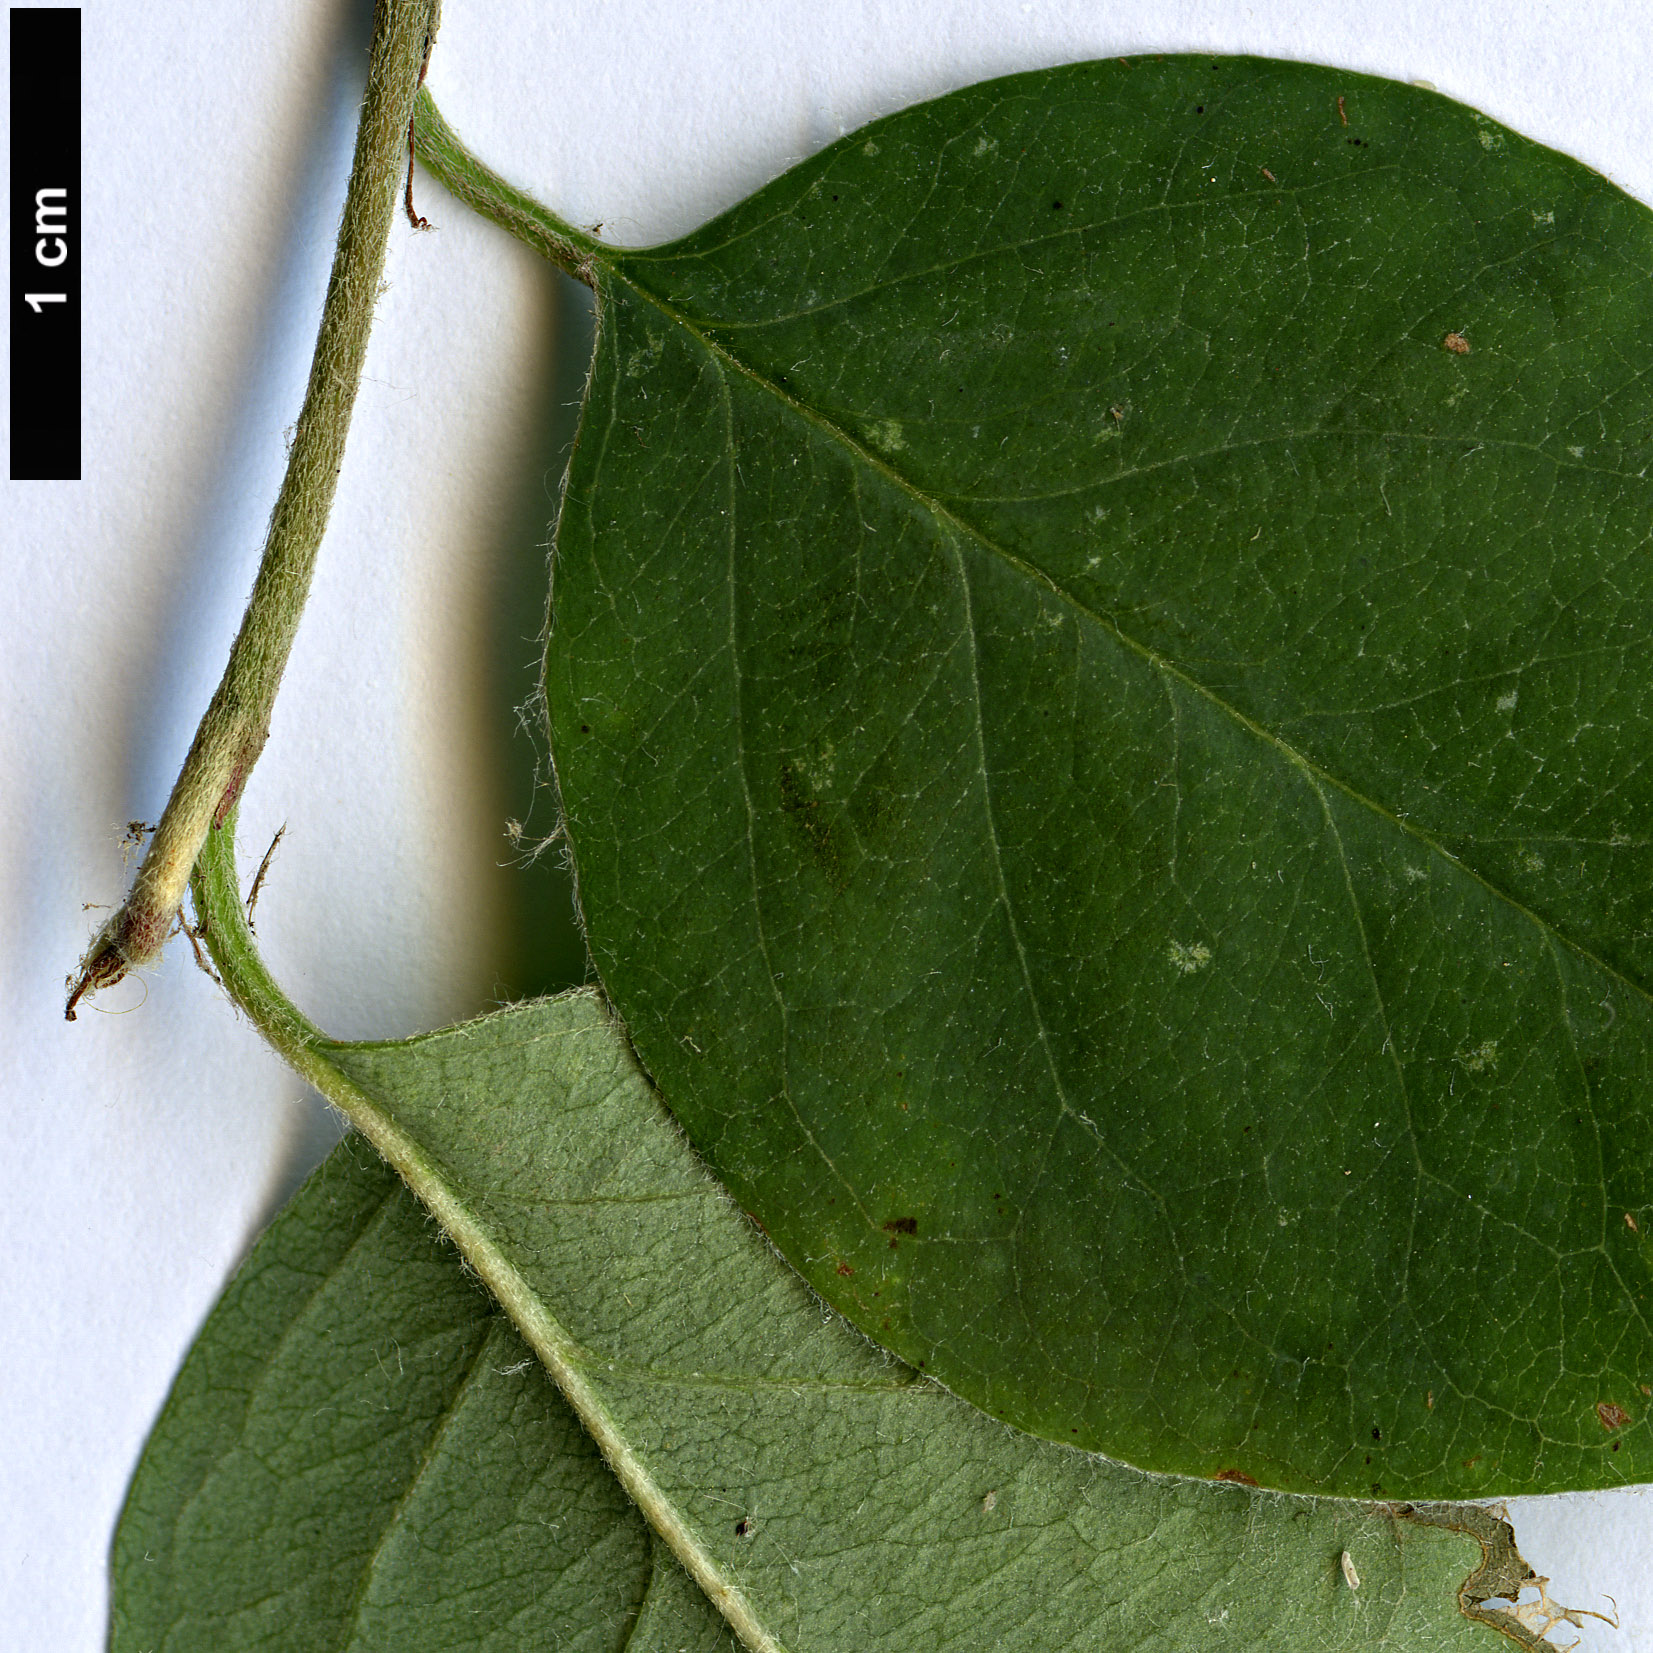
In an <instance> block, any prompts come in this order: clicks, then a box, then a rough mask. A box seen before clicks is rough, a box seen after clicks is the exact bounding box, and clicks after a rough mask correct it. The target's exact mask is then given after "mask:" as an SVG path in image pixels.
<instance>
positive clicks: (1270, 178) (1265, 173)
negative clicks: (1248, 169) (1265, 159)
mask: <svg viewBox="0 0 1653 1653" xmlns="http://www.w3.org/2000/svg"><path fill="white" fill-rule="evenodd" d="M1257 170H1258V171H1259V172H1261V173H1262V175H1263V176H1264V177H1265V178H1267V179H1268V181H1269V182H1270V183H1271V184H1272V183H1276V182H1277V181H1278V180H1277V179H1276V178H1275V176H1274V174H1273V173H1272V172H1270V171H1269V169H1268V168H1267V167H1266V166H1264V167H1259V168H1258V169H1257Z"/></svg>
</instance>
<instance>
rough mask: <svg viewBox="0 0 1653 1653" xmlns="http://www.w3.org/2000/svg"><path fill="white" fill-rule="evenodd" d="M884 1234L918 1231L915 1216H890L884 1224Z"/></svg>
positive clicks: (913, 1232)
mask: <svg viewBox="0 0 1653 1653" xmlns="http://www.w3.org/2000/svg"><path fill="white" fill-rule="evenodd" d="M884 1232H885V1233H886V1234H916V1233H917V1232H918V1218H917V1217H891V1218H890V1220H889V1221H888V1222H887V1223H885V1224H884Z"/></svg>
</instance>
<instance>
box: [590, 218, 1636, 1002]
mask: <svg viewBox="0 0 1653 1653" xmlns="http://www.w3.org/2000/svg"><path fill="white" fill-rule="evenodd" d="M608 251H609V250H608V249H607V248H604V249H603V252H604V253H608ZM600 262H601V263H602V265H603V268H604V270H605V272H606V273H607V275H608V276H609V277H610V278H611V279H612V280H615V281H618V282H620V283H622V284H623V285H624V286H625V287H627V288H628V289H630V290H631V291H632V292H634V293H635V294H636V295H637V296H638V297H639V298H640V299H642V300H644V301H645V302H646V303H648V304H650V305H652V306H653V307H654V308H655V309H656V310H658V311H659V312H660V314H661V315H662V316H663V317H665V319H666V320H668V321H670V322H671V323H672V324H673V325H675V326H676V327H678V328H680V329H681V330H682V331H683V332H684V333H686V334H687V335H688V336H689V337H690V338H692V339H694V340H695V342H696V343H697V344H699V345H700V347H701V348H702V349H703V350H704V351H706V353H707V354H708V355H710V356H711V357H712V358H713V359H714V360H715V361H717V362H719V363H720V364H722V365H724V366H726V367H728V368H730V369H732V370H733V371H734V372H736V373H739V374H740V375H741V376H742V377H743V378H745V379H747V380H748V381H749V382H750V383H752V384H753V385H756V386H757V387H758V388H759V389H760V390H763V391H766V392H767V393H768V394H769V395H771V396H772V397H774V398H775V400H776V401H777V402H778V403H780V404H781V405H782V406H783V407H784V408H786V409H787V410H788V412H789V413H791V414H792V415H793V416H794V417H795V418H798V419H800V420H802V421H803V422H804V423H806V424H808V425H810V426H813V427H814V428H815V429H817V430H819V431H821V432H822V433H823V434H824V435H826V436H827V437H828V438H829V439H831V440H832V441H835V442H837V443H838V444H839V445H840V446H841V447H843V448H844V449H845V450H846V451H847V452H848V453H849V454H850V455H851V457H852V458H853V459H855V460H857V461H859V462H860V463H861V464H862V465H864V466H865V467H866V468H867V469H868V470H870V471H872V472H874V473H875V474H876V475H879V476H881V477H883V478H884V479H885V480H886V481H887V482H889V483H890V484H891V485H892V486H893V487H894V488H895V489H896V490H897V491H898V492H900V493H901V494H903V495H905V496H906V497H907V498H908V499H910V500H911V501H912V502H913V503H914V504H916V505H918V506H919V507H921V508H922V509H923V510H925V511H927V512H928V513H929V514H930V515H931V516H932V517H934V518H935V519H936V521H937V522H938V523H940V524H942V525H944V526H945V527H946V528H947V529H949V530H951V531H952V532H954V533H956V534H960V535H962V536H964V537H965V538H966V539H969V540H971V541H973V542H974V543H975V544H977V545H979V546H980V547H981V548H982V549H983V550H984V551H987V552H989V553H990V554H991V555H993V556H996V557H998V558H1000V559H1001V560H1002V561H1003V562H1005V563H1006V564H1007V565H1009V566H1010V567H1011V568H1013V569H1015V570H1016V571H1017V572H1018V573H1019V574H1021V575H1022V576H1023V578H1025V579H1027V580H1030V581H1032V582H1033V583H1034V584H1036V585H1042V586H1044V587H1045V589H1046V590H1048V591H1049V592H1051V594H1052V595H1053V596H1055V597H1056V598H1057V599H1058V600H1059V601H1060V602H1062V603H1063V604H1064V605H1066V606H1067V607H1068V608H1070V609H1071V610H1073V612H1074V613H1075V614H1077V615H1079V616H1080V617H1082V618H1084V619H1088V620H1090V621H1091V622H1092V623H1093V624H1095V625H1097V626H1099V627H1100V628H1101V629H1102V630H1103V631H1105V632H1106V633H1107V634H1108V635H1109V636H1111V637H1112V638H1114V640H1115V641H1116V642H1117V643H1119V644H1120V645H1121V646H1122V647H1123V648H1126V649H1128V650H1130V651H1131V652H1132V653H1133V654H1135V655H1137V656H1138V657H1139V658H1140V659H1142V660H1143V661H1145V662H1146V663H1147V664H1148V665H1149V666H1151V667H1152V668H1153V669H1154V670H1156V671H1158V672H1160V673H1161V674H1163V675H1164V676H1165V677H1168V678H1170V679H1172V680H1173V681H1175V682H1176V683H1178V684H1180V685H1181V686H1182V687H1183V688H1185V689H1187V690H1188V691H1189V692H1190V693H1192V694H1195V695H1197V696H1199V698H1201V699H1202V700H1204V701H1206V702H1207V703H1208V704H1209V705H1211V706H1213V707H1215V708H1216V709H1217V710H1218V711H1220V712H1222V713H1223V714H1225V715H1226V716H1227V717H1228V718H1230V719H1231V720H1232V721H1233V722H1234V723H1235V724H1237V725H1238V726H1239V727H1240V728H1242V729H1243V730H1245V731H1246V732H1247V733H1248V734H1249V735H1251V736H1252V737H1253V738H1254V739H1256V740H1258V741H1261V742H1262V743H1263V744H1264V745H1267V746H1271V747H1273V748H1274V750H1275V751H1276V752H1278V753H1279V754H1280V755H1281V757H1283V758H1284V759H1285V760H1286V761H1287V762H1288V763H1290V764H1291V765H1293V766H1294V767H1295V768H1297V769H1298V770H1299V771H1300V772H1301V773H1302V774H1303V775H1304V776H1306V777H1307V778H1309V780H1310V781H1311V783H1315V782H1318V783H1323V784H1325V785H1327V786H1330V787H1333V788H1335V789H1336V790H1337V791H1338V792H1340V793H1342V794H1343V795H1344V796H1345V797H1347V798H1348V799H1350V801H1351V802H1353V803H1355V804H1358V805H1360V806H1361V807H1362V808H1364V809H1366V810H1368V811H1369V812H1370V813H1371V814H1372V815H1374V816H1376V817H1377V818H1378V819H1379V820H1382V821H1385V822H1387V823H1388V824H1389V825H1390V826H1392V827H1394V828H1396V829H1397V830H1398V831H1400V832H1401V833H1403V834H1404V835H1405V836H1406V837H1408V838H1410V839H1412V840H1413V841H1414V842H1415V843H1418V844H1420V845H1421V846H1423V848H1424V849H1425V850H1427V851H1428V852H1429V853H1430V854H1432V855H1434V856H1436V857H1438V858H1439V859H1440V860H1441V861H1442V862H1443V863H1445V865H1446V866H1448V867H1449V868H1451V869H1452V870H1453V871H1454V872H1457V873H1460V874H1462V875H1463V876H1465V877H1467V878H1469V879H1472V880H1473V881H1474V882H1475V883H1477V884H1479V885H1480V886H1481V887H1482V888H1483V889H1485V890H1486V891H1488V893H1489V894H1491V895H1493V896H1495V897H1496V898H1497V899H1498V900H1499V901H1501V902H1502V903H1504V905H1505V906H1507V907H1509V908H1510V909H1511V910H1512V911H1514V912H1516V913H1519V914H1520V915H1521V916H1522V917H1523V918H1525V919H1527V920H1528V921H1529V922H1530V923H1531V924H1532V925H1533V926H1534V927H1535V928H1536V929H1537V930H1538V931H1539V933H1540V934H1542V935H1545V936H1548V937H1552V938H1553V939H1554V940H1556V941H1557V942H1559V943H1560V944H1561V945H1562V946H1564V947H1566V948H1567V949H1568V951H1569V952H1571V953H1573V954H1574V955H1575V956H1577V957H1578V958H1581V959H1583V960H1585V961H1586V962H1587V963H1589V964H1590V965H1592V966H1593V967H1594V968H1596V969H1598V970H1600V971H1601V972H1602V973H1603V974H1605V975H1607V976H1609V977H1610V978H1611V979H1612V980H1614V981H1616V982H1618V983H1619V984H1620V985H1621V986H1623V987H1624V988H1625V989H1626V990H1627V991H1628V992H1630V993H1633V994H1634V995H1635V996H1636V997H1638V998H1639V999H1641V1000H1643V1001H1644V1002H1646V1003H1649V1004H1653V991H1650V990H1649V989H1648V988H1646V987H1644V986H1642V985H1641V983H1639V982H1637V981H1635V980H1633V979H1632V978H1631V977H1629V976H1627V975H1625V974H1624V972H1623V971H1622V970H1620V969H1619V968H1618V967H1617V966H1615V965H1613V964H1611V963H1609V962H1608V961H1607V960H1606V959H1604V958H1602V957H1601V956H1600V955H1599V954H1598V953H1596V952H1594V951H1592V950H1591V949H1590V948H1589V947H1586V946H1585V945H1584V944H1583V943H1582V942H1579V941H1577V940H1575V939H1574V938H1573V937H1572V936H1570V935H1568V934H1567V932H1566V931H1565V930H1563V929H1562V928H1560V926H1559V925H1557V924H1554V923H1552V922H1551V921H1550V920H1549V919H1547V918H1545V917H1544V916H1543V915H1542V914H1541V913H1539V912H1537V911H1535V910H1534V909H1533V908H1531V907H1529V906H1528V905H1527V904H1526V903H1525V902H1523V901H1521V900H1520V899H1519V898H1518V897H1516V896H1515V895H1513V894H1512V893H1511V892H1510V891H1509V890H1507V889H1505V888H1503V887H1502V886H1501V885H1500V884H1499V883H1497V882H1496V881H1495V880H1494V879H1491V878H1489V877H1487V876H1486V875H1485V874H1484V873H1482V872H1480V871H1479V870H1478V869H1477V868H1475V867H1472V866H1470V865H1469V864H1468V863H1467V862H1465V861H1462V860H1460V859H1459V858H1458V857H1457V856H1456V855H1454V854H1453V853H1452V852H1451V851H1450V850H1449V849H1448V848H1447V847H1446V846H1445V845H1444V844H1443V843H1442V842H1441V841H1440V840H1439V839H1438V838H1437V837H1435V836H1434V835H1433V834H1432V833H1429V832H1426V831H1425V830H1424V829H1423V828H1421V827H1419V826H1417V825H1415V824H1413V823H1412V822H1410V821H1408V820H1406V819H1405V818H1404V817H1403V816H1401V815H1399V814H1397V813H1396V812H1395V811H1394V810H1391V809H1389V808H1387V807H1386V806H1385V805H1383V804H1381V803H1379V802H1378V801H1377V799H1375V798H1373V797H1371V796H1369V795H1368V794H1367V793H1365V792H1363V791H1362V790H1361V789H1360V788H1359V787H1357V786H1355V785H1354V784H1353V783H1352V782H1350V781H1348V780H1345V779H1344V778H1343V777H1342V776H1340V775H1338V774H1335V773H1334V772H1333V771H1331V770H1329V769H1326V768H1323V767H1322V766H1321V765H1320V764H1318V763H1316V762H1315V761H1314V759H1312V758H1310V757H1309V756H1308V755H1307V754H1305V753H1303V752H1300V751H1298V749H1297V748H1296V747H1295V746H1293V745H1292V744H1291V743H1290V742H1289V741H1287V740H1285V739H1284V738H1283V737H1282V736H1280V735H1277V734H1276V733H1275V732H1274V731H1273V730H1271V729H1269V728H1267V727H1266V726H1265V725H1264V724H1261V723H1259V722H1258V721H1257V720H1256V719H1255V718H1253V717H1251V716H1249V715H1248V714H1247V713H1245V712H1243V711H1241V710H1240V708H1239V707H1237V706H1235V705H1233V704H1232V703H1231V702H1230V701H1228V700H1225V699H1224V698H1223V697H1222V696H1221V695H1220V694H1218V693H1217V692H1216V691H1215V690H1214V689H1211V688H1210V687H1208V686H1207V685H1206V684H1204V683H1202V682H1201V681H1200V680H1199V679H1198V678H1196V677H1194V676H1192V675H1190V674H1189V673H1188V672H1186V671H1184V670H1183V669H1182V667H1180V666H1179V665H1177V664H1176V663H1175V662H1174V661H1172V660H1170V659H1168V658H1166V657H1165V656H1164V655H1162V654H1160V653H1159V652H1158V651H1157V650H1156V649H1154V648H1152V647H1150V646H1149V645H1148V644H1147V643H1144V642H1142V641H1141V639H1139V638H1137V637H1135V636H1133V635H1132V634H1131V633H1130V632H1128V631H1126V630H1125V629H1124V627H1123V626H1121V625H1120V624H1119V623H1118V622H1117V621H1116V620H1114V619H1113V618H1112V617H1111V616H1109V615H1106V614H1103V613H1101V612H1099V611H1098V610H1096V609H1094V608H1092V607H1090V606H1089V605H1088V604H1087V603H1085V602H1084V601H1083V600H1082V599H1081V598H1080V597H1079V596H1078V595H1076V594H1075V593H1074V592H1072V591H1070V590H1069V589H1068V588H1067V587H1066V586H1064V585H1063V584H1062V583H1061V582H1060V581H1058V580H1057V579H1056V578H1054V577H1053V576H1052V575H1051V574H1049V573H1047V572H1046V571H1045V570H1044V569H1042V568H1039V567H1037V566H1035V565H1034V564H1032V563H1030V562H1028V561H1027V560H1026V559H1025V558H1023V557H1020V556H1018V555H1017V554H1016V553H1015V552H1014V551H1012V550H1011V549H1010V548H1009V547H1008V546H1005V545H1001V544H1000V543H999V542H998V541H997V540H995V539H994V538H993V537H992V536H991V535H990V534H988V533H987V532H986V531H985V530H983V529H981V528H979V527H977V526H976V525H975V524H974V523H972V522H970V521H969V520H967V519H966V518H964V517H962V516H959V515H958V514H957V513H956V512H954V511H952V510H951V509H949V508H948V506H947V505H945V504H944V503H943V502H942V501H941V500H940V499H938V498H937V497H936V496H935V495H933V494H931V493H929V492H928V491H927V490H925V489H924V488H921V487H920V486H919V485H918V484H917V483H916V482H914V481H913V480H912V479H911V478H910V477H908V476H906V475H904V474H903V473H902V472H901V471H899V470H897V469H896V467H895V466H894V465H892V464H891V463H890V462H889V461H888V460H886V459H884V458H883V457H881V456H880V455H878V454H876V453H874V452H873V451H872V450H871V449H870V448H868V447H866V446H865V445H864V444H863V443H861V442H859V441H858V440H857V439H856V438H855V437H854V436H853V435H851V434H850V432H848V431H847V430H845V429H844V427H843V426H842V425H840V424H838V423H837V422H836V421H834V420H832V419H830V418H828V417H827V416H826V415H825V414H824V413H822V412H820V410H819V409H817V408H813V407H811V406H810V405H809V404H808V403H807V402H804V401H801V400H800V399H799V398H798V397H796V396H794V395H792V394H791V393H790V392H789V391H787V390H785V389H784V388H783V387H782V386H780V385H779V384H777V383H776V382H775V381H774V380H773V379H771V378H769V377H768V376H767V375H766V374H764V373H762V372H761V371H759V370H758V369H757V368H755V367H752V366H751V365H750V364H749V363H747V362H745V361H743V360H742V359H741V358H740V357H739V356H737V355H736V354H735V353H734V352H733V351H732V350H731V349H729V348H728V346H726V345H725V344H723V343H722V342H721V341H720V340H718V339H717V338H714V337H713V336H712V335H711V334H710V333H708V332H706V331H703V330H702V329H701V328H700V327H699V326H697V325H696V324H695V322H694V321H693V320H691V319H690V318H689V317H688V316H687V315H686V314H685V313H684V312H682V311H681V310H679V309H678V308H677V307H676V306H675V305H674V304H673V303H672V302H671V301H670V300H669V299H668V298H666V297H665V296H664V295H662V294H660V293H657V292H655V291H654V290H653V289H652V288H650V287H648V286H646V285H645V284H644V283H643V282H642V281H640V280H639V279H638V278H637V277H636V276H635V275H633V274H631V273H629V271H628V269H627V268H626V267H625V265H624V264H623V263H622V262H621V260H620V257H619V256H618V255H610V256H608V257H604V258H602V259H601V260H600ZM595 291H596V294H597V298H598V302H599V310H600V307H601V302H602V300H603V298H604V297H605V296H606V295H605V294H604V292H603V289H602V287H601V285H600V284H599V285H598V286H597V287H596V288H595ZM598 339H599V343H598V348H599V349H601V348H602V334H601V327H600V315H599V332H598ZM1304 434H1305V435H1310V434H1327V435H1330V434H1338V433H1334V432H1322V433H1304ZM1349 434H1350V435H1370V434H1371V433H1368V432H1350V433H1349ZM1464 440H1470V439H1469V438H1465V439H1464ZM1546 457H1548V456H1546ZM1615 474H1616V473H1615Z"/></svg>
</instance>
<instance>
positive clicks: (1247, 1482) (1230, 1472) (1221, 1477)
mask: <svg viewBox="0 0 1653 1653" xmlns="http://www.w3.org/2000/svg"><path fill="white" fill-rule="evenodd" d="M1211 1479H1212V1480H1213V1481H1237V1482H1238V1483H1239V1484H1240V1485H1241V1486H1243V1487H1254V1486H1256V1485H1257V1483H1256V1481H1255V1480H1254V1479H1253V1478H1252V1477H1251V1476H1249V1475H1247V1474H1246V1472H1245V1471H1244V1470H1243V1469H1219V1470H1218V1471H1217V1473H1216V1474H1215V1475H1213V1476H1212V1477H1211Z"/></svg>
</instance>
